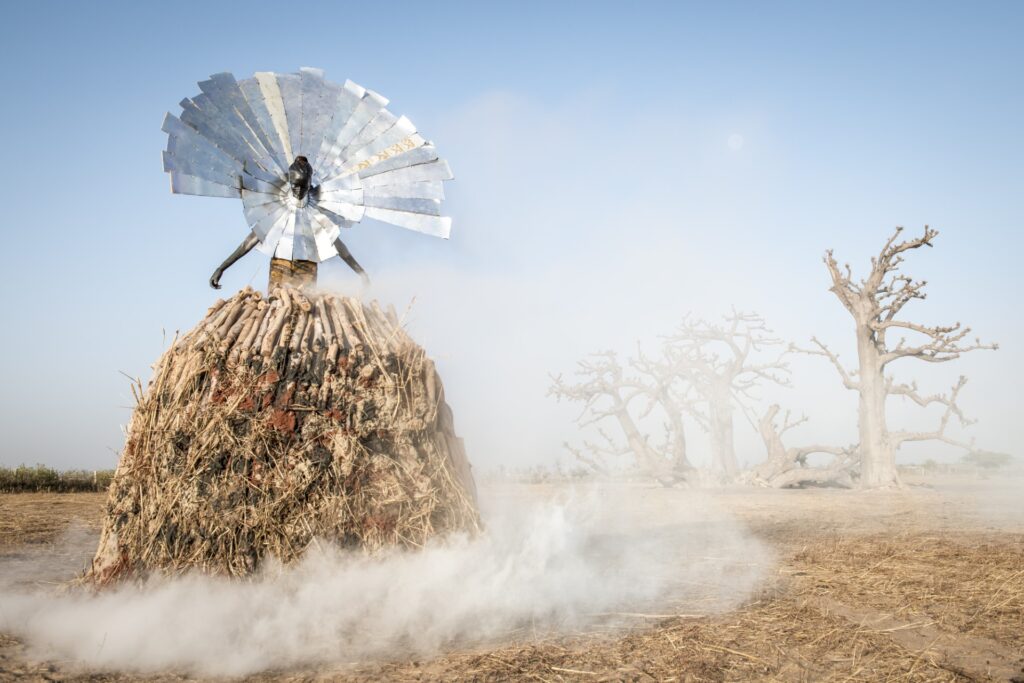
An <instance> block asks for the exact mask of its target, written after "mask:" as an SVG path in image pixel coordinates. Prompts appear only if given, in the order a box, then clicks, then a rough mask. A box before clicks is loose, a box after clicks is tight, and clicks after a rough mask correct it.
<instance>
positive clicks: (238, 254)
mask: <svg viewBox="0 0 1024 683" xmlns="http://www.w3.org/2000/svg"><path fill="white" fill-rule="evenodd" d="M259 243H260V238H259V237H256V233H254V232H250V233H249V236H248V237H246V238H245V239H244V240H242V243H241V244H239V245H238V248H237V249H235V250H234V251H233V252H231V256H228V257H227V258H226V259H224V263H222V264H220V266H218V267H217V270H215V271H213V275H211V276H210V286H211V287H213V288H214V289H220V277H221V275H223V274H224V271H225V270H227V269H228V268H230V267H231V266H232V264H234V262H235V261H237V260H238V259H240V258H242V257H243V256H245V255H246V254H248V253H249V252H250V251H252V249H253V247H255V246H256V245H257V244H259Z"/></svg>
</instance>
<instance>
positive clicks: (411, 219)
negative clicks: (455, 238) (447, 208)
mask: <svg viewBox="0 0 1024 683" xmlns="http://www.w3.org/2000/svg"><path fill="white" fill-rule="evenodd" d="M366 217H367V218H374V219H376V220H378V221H382V222H384V223H391V224H392V225H397V226H398V227H400V228H407V229H409V230H415V231H416V232H422V233H425V234H427V235H434V236H435V237H442V238H444V239H448V236H449V235H450V234H451V230H452V219H451V218H449V217H448V216H425V215H423V214H420V213H410V212H408V211H395V210H394V209H378V208H376V207H367V208H366Z"/></svg>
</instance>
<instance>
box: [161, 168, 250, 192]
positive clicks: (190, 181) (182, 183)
mask: <svg viewBox="0 0 1024 683" xmlns="http://www.w3.org/2000/svg"><path fill="white" fill-rule="evenodd" d="M170 173H171V192H173V193H175V194H194V195H199V196H202V197H235V198H237V197H239V196H240V194H241V193H240V191H239V189H238V188H237V187H228V186H227V185H221V184H220V183H215V182H213V181H210V180H207V179H205V178H197V177H196V176H193V175H188V174H186V173H181V172H179V171H171V172H170Z"/></svg>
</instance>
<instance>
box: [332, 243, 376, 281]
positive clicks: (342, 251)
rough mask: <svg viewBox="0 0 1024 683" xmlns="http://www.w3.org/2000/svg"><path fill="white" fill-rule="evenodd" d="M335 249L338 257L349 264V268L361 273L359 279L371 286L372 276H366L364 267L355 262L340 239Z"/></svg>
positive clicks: (335, 244)
mask: <svg viewBox="0 0 1024 683" xmlns="http://www.w3.org/2000/svg"><path fill="white" fill-rule="evenodd" d="M334 248H335V250H337V252H338V256H340V257H341V260H342V261H344V262H345V263H347V264H348V267H349V268H351V269H352V270H354V271H356V272H357V273H359V277H361V278H362V279H363V284H367V285H368V284H370V276H369V275H367V274H366V271H365V270H363V267H362V266H361V265H359V263H358V262H357V261H356V260H355V258H354V257H353V256H352V253H351V252H349V250H348V247H346V246H345V243H344V242H342V241H341V240H340V239H336V240H334Z"/></svg>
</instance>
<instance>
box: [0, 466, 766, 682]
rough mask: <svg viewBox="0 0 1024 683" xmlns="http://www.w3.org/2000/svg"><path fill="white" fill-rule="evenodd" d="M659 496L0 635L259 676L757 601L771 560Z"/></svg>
mask: <svg viewBox="0 0 1024 683" xmlns="http://www.w3.org/2000/svg"><path fill="white" fill-rule="evenodd" d="M651 492H652V491H651V490H650V489H646V488H639V489H638V488H636V487H630V486H606V487H599V488H595V489H590V490H577V491H575V492H573V493H569V494H567V493H564V492H557V491H547V490H544V489H535V490H529V489H525V488H523V487H510V488H507V489H500V488H499V489H496V490H485V491H484V492H483V495H482V496H481V498H482V499H483V500H484V501H486V504H485V505H484V510H483V513H484V516H485V520H486V529H487V530H486V532H485V533H483V534H480V535H477V536H475V537H470V536H468V535H456V536H449V537H447V538H437V539H434V540H432V541H431V542H429V543H428V544H427V546H426V547H425V548H423V549H422V550H420V551H407V550H400V549H393V550H390V551H386V552H384V553H382V554H379V555H376V556H370V555H367V554H365V553H360V552H354V551H351V550H340V549H338V548H336V547H334V546H331V545H329V544H327V543H320V544H318V545H315V546H314V547H313V548H312V549H311V550H310V552H308V553H307V554H306V556H305V557H304V558H303V559H302V560H300V561H298V562H296V563H293V564H290V565H287V566H280V565H277V566H267V567H265V568H264V569H263V571H262V572H261V573H260V574H258V575H256V576H254V577H251V578H248V579H228V578H216V577H209V576H202V575H198V574H185V575H178V576H175V577H166V578H160V577H151V578H150V579H149V580H148V581H147V582H145V583H143V584H137V583H125V584H122V585H120V586H117V587H114V588H110V589H107V590H103V591H99V592H74V593H65V594H60V595H56V594H53V593H52V592H26V591H24V590H15V589H9V588H8V589H4V590H3V594H2V595H0V630H3V631H5V632H9V633H13V634H15V635H17V636H19V637H21V638H23V639H25V640H26V642H27V643H28V644H29V646H30V647H31V648H32V649H33V651H34V654H35V655H36V656H37V657H40V658H48V657H54V656H57V657H62V658H69V659H73V660H77V661H78V662H80V663H81V664H82V665H83V666H86V667H89V668H93V669H96V668H99V669H108V670H111V669H113V670H128V671H154V670H162V669H175V670H179V671H190V672H194V673H198V674H207V675H245V674H249V673H253V672H256V671H260V670H266V669H268V668H282V667H286V668H294V667H306V666H315V665H318V664H320V665H323V664H330V663H346V662H358V661H365V660H368V659H380V658H401V657H408V656H428V655H430V654H431V653H436V652H439V651H441V650H443V649H449V648H455V647H464V646H469V645H472V644H478V643H482V642H490V643H493V642H500V641H506V640H510V639H523V638H524V637H527V635H528V634H535V633H568V632H572V631H574V630H577V629H580V628H584V627H586V626H587V625H588V624H592V623H593V622H594V621H595V620H602V621H603V622H605V623H607V621H608V619H609V617H614V616H615V615H625V614H626V613H634V612H644V611H653V610H657V612H658V613H662V614H664V613H666V611H668V612H669V613H687V614H694V613H700V614H709V613H713V612H715V611H719V610H724V609H729V608H731V607H733V606H735V605H736V604H738V603H739V602H742V601H743V600H745V599H746V598H747V597H748V596H749V595H750V594H751V592H752V591H753V590H755V589H756V587H757V586H758V585H759V583H760V582H761V580H762V579H763V577H764V576H765V574H766V572H767V571H768V569H769V568H770V566H771V564H772V559H771V555H770V553H769V552H768V551H767V549H766V548H765V547H764V546H763V545H762V544H761V543H759V542H758V541H757V540H756V539H754V538H753V537H751V536H750V535H748V534H747V533H746V532H745V531H744V530H743V528H742V527H741V526H740V525H739V524H738V523H736V522H735V521H734V520H732V519H731V518H730V517H729V516H728V515H727V514H726V513H724V512H723V511H721V510H719V509H717V507H716V506H715V505H713V504H712V503H711V501H710V500H709V499H708V498H706V497H701V496H695V495H693V494H692V492H684V491H670V492H667V493H668V494H669V495H664V494H661V492H657V491H655V493H658V494H659V495H656V496H651V495H650V494H651ZM40 561H42V559H40ZM624 618H626V617H624Z"/></svg>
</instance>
